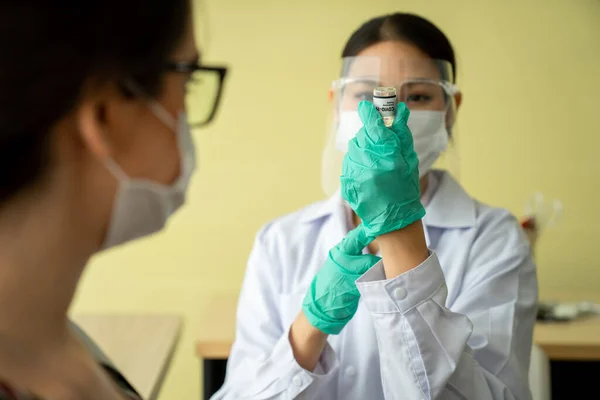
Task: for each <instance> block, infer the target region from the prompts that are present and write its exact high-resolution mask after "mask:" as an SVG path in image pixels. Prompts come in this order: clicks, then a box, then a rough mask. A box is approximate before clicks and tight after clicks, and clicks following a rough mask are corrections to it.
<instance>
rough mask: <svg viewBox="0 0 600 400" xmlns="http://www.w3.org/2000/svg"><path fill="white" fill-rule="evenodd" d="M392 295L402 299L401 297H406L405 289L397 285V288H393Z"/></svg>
mask: <svg viewBox="0 0 600 400" xmlns="http://www.w3.org/2000/svg"><path fill="white" fill-rule="evenodd" d="M393 295H394V298H395V299H396V300H402V299H403V298H405V297H406V290H405V289H403V288H401V287H398V288H396V289H394V293H393Z"/></svg>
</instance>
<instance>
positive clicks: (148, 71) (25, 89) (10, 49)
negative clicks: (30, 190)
mask: <svg viewBox="0 0 600 400" xmlns="http://www.w3.org/2000/svg"><path fill="white" fill-rule="evenodd" d="M190 7H191V5H190V3H189V0H155V1H144V0H100V1H88V0H54V1H48V0H2V1H0V206H1V205H2V204H3V203H4V202H5V201H7V200H8V199H10V198H11V197H13V196H14V195H16V194H17V193H18V192H20V191H21V190H22V189H24V188H26V187H29V186H31V185H32V184H34V183H35V182H37V181H38V180H39V179H40V178H41V177H42V175H43V174H44V172H46V171H47V170H48V167H49V166H50V163H51V161H52V160H51V157H50V154H51V151H50V143H51V142H50V132H51V131H52V128H53V127H54V126H55V124H56V123H57V122H58V121H60V120H61V119H62V118H63V117H64V116H65V115H67V114H68V113H69V112H70V111H72V110H73V108H74V107H75V106H76V104H77V102H78V100H79V98H80V96H81V94H82V90H83V88H84V85H86V84H87V83H88V81H89V80H90V79H94V80H96V81H98V82H104V83H106V82H114V83H115V84H117V85H119V84H120V83H121V82H122V81H123V80H125V79H127V78H132V79H135V81H136V82H137V83H138V84H139V85H140V86H141V87H142V88H143V89H144V91H145V92H146V93H147V94H148V95H156V94H157V93H159V92H160V88H161V81H162V79H161V78H162V76H163V73H164V69H163V68H164V65H165V64H166V63H167V62H168V61H169V60H168V57H169V55H170V54H171V52H172V51H173V50H175V48H176V46H177V45H178V44H179V41H180V39H181V38H182V36H183V33H184V31H185V29H186V28H187V27H188V26H187V25H188V16H189V12H190ZM124 94H126V93H124Z"/></svg>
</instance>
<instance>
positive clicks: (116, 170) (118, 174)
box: [104, 157, 129, 182]
mask: <svg viewBox="0 0 600 400" xmlns="http://www.w3.org/2000/svg"><path fill="white" fill-rule="evenodd" d="M104 165H105V166H106V169H108V172H110V173H111V174H112V176H114V177H115V178H116V179H117V180H118V181H120V182H123V181H126V180H128V179H129V177H128V176H127V174H125V172H124V171H123V170H122V169H121V167H119V164H117V163H116V162H115V160H113V159H112V158H110V157H106V158H105V159H104Z"/></svg>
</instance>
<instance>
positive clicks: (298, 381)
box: [292, 375, 302, 387]
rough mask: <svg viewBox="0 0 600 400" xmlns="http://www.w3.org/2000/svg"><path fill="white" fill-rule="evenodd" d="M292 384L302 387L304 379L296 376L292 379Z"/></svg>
mask: <svg viewBox="0 0 600 400" xmlns="http://www.w3.org/2000/svg"><path fill="white" fill-rule="evenodd" d="M292 382H293V383H294V385H296V386H298V387H300V386H302V377H301V376H300V375H296V376H294V377H293V378H292Z"/></svg>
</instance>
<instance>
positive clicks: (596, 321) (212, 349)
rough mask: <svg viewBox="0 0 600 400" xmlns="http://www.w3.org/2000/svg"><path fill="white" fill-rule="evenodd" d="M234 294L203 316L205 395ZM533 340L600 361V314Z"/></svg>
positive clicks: (213, 381)
mask: <svg viewBox="0 0 600 400" xmlns="http://www.w3.org/2000/svg"><path fill="white" fill-rule="evenodd" d="M551 298H552V299H553V300H557V301H575V300H581V301H584V300H590V301H596V302H599V303H600V294H599V295H596V294H594V295H591V296H589V295H588V296H585V295H577V294H572V293H560V294H556V295H553V296H551ZM236 307H237V299H236V298H234V297H233V296H216V297H214V298H213V300H212V301H211V304H210V306H209V307H207V308H206V310H207V311H206V312H205V313H204V315H202V316H201V322H202V326H203V327H209V328H208V329H206V330H203V332H202V333H201V335H200V336H199V337H198V339H197V340H196V355H197V357H199V358H200V359H201V360H202V362H203V365H204V398H205V399H208V398H210V395H211V394H212V393H213V392H214V391H215V390H216V389H218V388H219V386H220V385H221V384H222V382H223V378H224V374H225V364H226V361H227V357H229V351H230V349H231V345H232V343H233V339H234V336H235V310H236ZM534 342H535V343H536V344H537V345H538V346H540V347H541V348H542V349H543V350H544V351H545V352H546V354H548V357H549V358H550V359H551V360H562V361H567V360H568V361H600V316H596V317H591V318H587V319H582V320H577V321H573V322H555V323H537V324H536V326H535V330H534Z"/></svg>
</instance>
